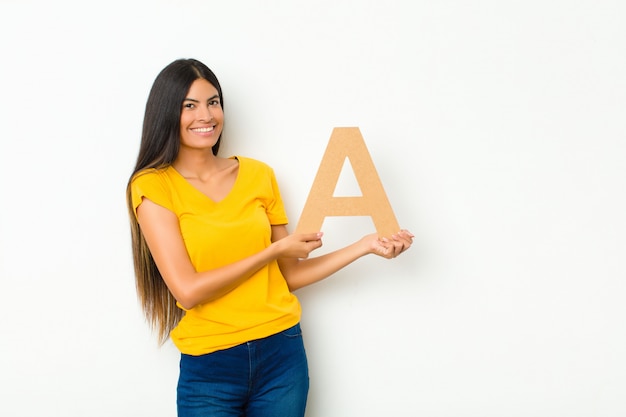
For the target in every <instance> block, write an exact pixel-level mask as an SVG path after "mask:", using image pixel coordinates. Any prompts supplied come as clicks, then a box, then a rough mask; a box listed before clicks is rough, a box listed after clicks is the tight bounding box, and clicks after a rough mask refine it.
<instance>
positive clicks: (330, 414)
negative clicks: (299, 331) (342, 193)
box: [0, 0, 626, 417]
mask: <svg viewBox="0 0 626 417" xmlns="http://www.w3.org/2000/svg"><path fill="white" fill-rule="evenodd" d="M625 4H626V3H624V2H622V1H619V0H614V1H610V0H574V1H571V0H569V1H565V0H562V1H545V0H544V1H538V0H530V1H529V0H526V1H513V0H506V1H502V0H500V1H498V0H491V1H488V0H485V1H474V2H469V1H462V0H444V1H437V2H435V1H425V0H411V1H409V0H406V1H385V2H383V1H378V2H373V1H346V0H332V1H330V0H324V1H316V2H295V1H287V0H283V1H267V2H262V1H251V0H248V1H233V2H228V1H219V2H216V1H208V0H203V1H199V0H187V1H184V2H182V1H174V0H171V1H165V0H160V1H125V2H118V1H111V0H109V1H106V2H104V1H103V2H99V3H94V2H82V1H81V2H79V1H74V2H70V1H43V0H41V1H35V0H20V1H18V0H2V1H1V2H0V46H1V49H0V51H1V52H0V53H1V55H2V68H1V70H0V71H1V74H2V77H0V91H1V94H2V98H1V101H0V106H1V108H0V121H1V125H2V134H1V136H0V137H1V139H0V140H1V141H2V151H0V152H1V155H2V164H0V192H1V194H2V197H1V200H2V203H1V204H0V280H1V281H0V283H1V287H0V288H1V291H2V302H1V303H0V315H1V316H2V318H3V320H2V329H1V336H0V384H1V385H0V386H1V388H0V415H3V416H11V417H21V416H29V417H30V416H59V417H61V416H62V417H73V416H77V417H78V416H81V417H82V416H90V417H98V416H107V417H109V416H123V417H126V416H129V417H134V416H152V417H159V416H163V417H171V416H173V415H175V385H176V378H177V374H178V370H177V366H178V355H177V352H176V351H175V349H174V348H173V347H172V346H171V345H170V344H168V345H166V346H165V347H163V348H161V349H158V348H157V347H156V344H155V341H154V338H152V337H151V335H150V332H149V330H148V329H147V326H146V324H145V323H144V321H143V318H142V315H141V313H140V311H139V308H138V306H137V301H136V297H135V290H134V283H133V275H132V265H131V255H130V247H129V233H128V227H127V217H126V211H125V210H126V209H125V203H124V189H125V184H126V180H127V177H128V175H129V173H130V171H131V169H132V165H133V163H134V159H135V157H136V152H137V149H138V143H139V136H140V129H141V121H142V117H143V110H144V105H145V100H146V98H147V95H148V90H149V88H150V86H151V84H152V81H153V80H154V78H155V77H156V75H157V73H158V72H159V71H160V70H161V68H162V67H164V66H165V65H166V64H168V63H169V62H171V61H172V60H174V59H176V58H180V57H196V58H198V59H200V60H202V61H204V62H205V63H207V64H208V65H209V66H210V67H211V68H213V69H214V70H215V72H216V73H217V75H218V77H219V78H220V80H221V82H222V84H223V88H224V90H225V104H226V112H227V113H226V114H227V123H228V126H227V130H226V133H225V139H224V140H225V142H224V148H223V150H224V154H225V155H226V154H240V155H246V156H250V157H255V158H258V159H261V160H264V161H266V162H268V163H269V164H271V165H272V166H274V168H275V170H276V173H277V175H278V179H279V181H280V184H281V187H282V190H283V194H284V198H285V200H286V204H287V206H288V212H289V215H290V217H291V219H292V223H293V224H294V225H295V223H296V220H297V218H298V215H299V213H300V211H301V210H302V207H303V205H304V201H305V199H306V196H307V194H308V190H309V187H310V186H311V184H312V181H313V178H314V175H315V172H316V170H317V167H318V164H319V162H320V159H321V156H322V154H323V152H324V150H325V147H326V144H327V142H328V139H329V137H330V134H331V132H332V129H333V127H337V126H358V127H360V128H361V132H362V134H363V136H364V139H365V141H366V143H367V145H368V148H369V149H370V152H371V154H372V156H373V159H374V162H375V164H376V166H377V169H378V170H379V174H380V176H381V179H382V181H383V184H384V186H385V188H386V191H387V194H388V196H389V199H390V201H391V204H392V206H393V207H394V210H395V213H396V216H397V217H398V220H399V221H400V223H401V225H402V226H403V227H406V228H408V229H410V230H411V231H413V232H414V233H415V234H416V243H415V245H414V247H413V248H412V249H411V250H410V251H409V252H408V253H406V254H405V255H403V256H402V257H400V258H398V259H396V260H394V261H386V260H383V259H380V258H373V257H372V258H367V259H363V260H361V261H360V262H358V263H357V264H353V265H351V266H350V267H349V268H347V269H346V270H344V271H342V272H340V273H338V274H337V275H336V276H335V277H333V278H331V279H330V280H328V281H324V282H322V283H320V284H318V285H316V286H314V287H310V288H306V289H303V290H301V291H300V292H299V296H300V298H301V301H302V303H303V307H304V318H303V327H304V329H305V332H306V344H307V349H308V353H309V360H310V366H311V374H312V388H311V394H310V407H309V411H308V416H309V417H348V416H358V417H368V416H376V417H378V416H428V417H440V416H441V417H444V416H445V417H448V416H455V417H456V416H463V417H467V416H472V417H473V416H476V417H489V416H494V417H496V416H497V417H501V416H507V417H508V416H511V417H513V416H524V417H527V416H541V417H543V416H545V417H557V416H564V417H577V416H594V417H598V416H601V417H609V416H623V415H625V414H626V402H624V401H623V393H624V392H625V391H626V356H625V355H624V352H625V351H626V333H625V331H624V328H625V327H624V326H625V325H626V304H625V303H624V296H625V295H626V280H625V278H626V262H625V259H626V257H625V250H626V238H625V234H626V216H625V214H626V187H625V185H626V184H625V183H626V181H625V179H626V141H625V136H626V127H625V126H626V124H625V122H624V120H625V118H624V116H625V110H626V81H625V80H626V78H625V77H624V74H626V54H624V52H625V51H626V26H625V25H624V21H625V18H626V6H625ZM371 227H372V226H371V223H370V222H369V219H367V218H365V219H363V218H343V219H342V218H330V219H327V221H326V222H325V224H324V230H325V232H326V235H325V247H324V250H328V249H331V248H334V247H338V246H339V245H341V244H343V243H347V242H349V241H351V240H354V239H356V238H358V237H360V236H361V234H364V233H369V232H370V231H372V230H371V229H370V228H371Z"/></svg>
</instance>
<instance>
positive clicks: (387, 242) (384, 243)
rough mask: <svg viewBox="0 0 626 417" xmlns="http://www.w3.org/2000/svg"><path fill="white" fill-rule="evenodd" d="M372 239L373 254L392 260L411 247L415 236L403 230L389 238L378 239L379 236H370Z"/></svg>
mask: <svg viewBox="0 0 626 417" xmlns="http://www.w3.org/2000/svg"><path fill="white" fill-rule="evenodd" d="M370 237H372V238H373V239H372V241H371V249H372V253H375V254H376V255H379V256H382V257H383V258H387V259H392V258H395V257H396V256H398V255H400V254H401V253H402V252H404V251H406V250H407V249H409V248H410V247H411V244H412V243H413V237H414V236H413V234H412V233H411V232H409V231H408V230H404V229H403V230H400V231H399V232H398V233H396V234H394V235H391V237H389V238H386V237H383V238H378V237H377V235H370Z"/></svg>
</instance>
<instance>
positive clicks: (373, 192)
mask: <svg viewBox="0 0 626 417" xmlns="http://www.w3.org/2000/svg"><path fill="white" fill-rule="evenodd" d="M346 158H349V159H350V164H351V165H352V170H353V171H354V176H355V177H356V179H357V181H358V183H359V187H360V188H361V194H362V196H361V197H334V196H333V193H334V191H335V188H336V185H337V181H338V180H339V176H340V174H341V169H342V168H343V164H344V162H345V160H346ZM327 216H370V217H371V218H372V221H373V222H374V226H375V227H376V232H377V233H378V235H379V236H380V237H389V236H391V235H392V234H395V233H397V232H398V231H399V230H400V226H398V221H397V220H396V216H395V215H394V214H393V210H392V208H391V205H390V204H389V200H388V199H387V195H386V194H385V190H384V188H383V185H382V183H381V182H380V178H379V177H378V173H377V172H376V167H375V166H374V162H373V161H372V158H371V156H370V154H369V152H368V150H367V147H366V146H365V141H364V140H363V136H362V135H361V131H360V130H359V128H358V127H336V128H334V129H333V133H332V135H331V136H330V140H329V142H328V146H327V148H326V152H325V153H324V156H323V158H322V162H321V163H320V166H319V169H318V171H317V175H316V176H315V181H314V182H313V186H312V187H311V191H310V192H309V196H308V198H307V200H306V204H305V205H304V209H303V210H302V214H301V215H300V221H299V222H298V226H297V227H296V233H308V232H318V231H319V230H320V229H321V227H322V224H323V223H324V218H325V217H327Z"/></svg>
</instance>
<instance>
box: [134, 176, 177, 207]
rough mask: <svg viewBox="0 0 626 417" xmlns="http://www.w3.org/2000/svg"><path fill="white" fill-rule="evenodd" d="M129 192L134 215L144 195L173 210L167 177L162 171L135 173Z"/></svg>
mask: <svg viewBox="0 0 626 417" xmlns="http://www.w3.org/2000/svg"><path fill="white" fill-rule="evenodd" d="M130 193H131V201H132V203H133V212H134V213H135V216H137V207H139V205H140V204H141V203H142V201H143V198H144V197H145V198H147V199H149V200H150V201H152V202H154V203H156V204H158V205H160V206H162V207H165V208H166V209H168V210H170V211H174V205H173V203H172V197H171V192H170V190H169V187H168V186H167V179H166V177H165V175H164V174H163V173H161V172H159V171H157V170H154V169H153V170H148V171H143V172H140V173H138V174H137V175H135V177H134V178H133V180H132V181H131V183H130Z"/></svg>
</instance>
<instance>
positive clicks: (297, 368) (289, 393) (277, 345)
mask: <svg viewBox="0 0 626 417" xmlns="http://www.w3.org/2000/svg"><path fill="white" fill-rule="evenodd" d="M308 391H309V371H308V365H307V359H306V353H305V351H304V343H303V341H302V332H301V330H300V325H299V324H297V325H295V326H294V327H292V328H290V329H287V330H285V331H283V332H280V333H277V334H275V335H273V336H269V337H266V338H264V339H259V340H253V341H251V342H247V343H244V344H241V345H238V346H235V347H232V348H230V349H225V350H219V351H217V352H213V353H209V354H207V355H201V356H191V355H185V354H183V355H181V360H180V377H179V379H178V392H177V394H178V398H177V405H178V416H179V417H235V416H237V417H303V416H304V409H305V407H306V400H307V394H308Z"/></svg>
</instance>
